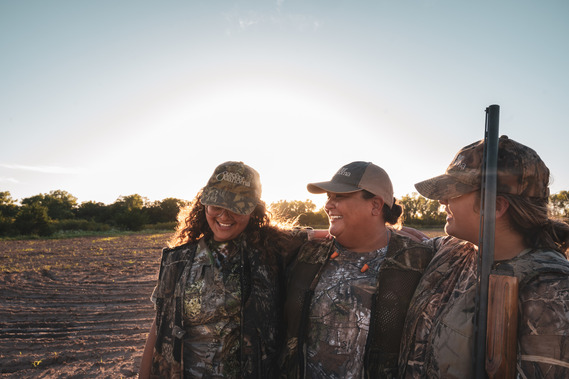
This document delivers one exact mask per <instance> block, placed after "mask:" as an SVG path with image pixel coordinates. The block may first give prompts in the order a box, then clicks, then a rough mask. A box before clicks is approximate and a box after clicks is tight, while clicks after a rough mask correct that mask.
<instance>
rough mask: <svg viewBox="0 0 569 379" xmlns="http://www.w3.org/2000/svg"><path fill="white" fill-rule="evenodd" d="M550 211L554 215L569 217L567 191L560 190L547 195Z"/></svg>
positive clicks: (568, 195)
mask: <svg viewBox="0 0 569 379" xmlns="http://www.w3.org/2000/svg"><path fill="white" fill-rule="evenodd" d="M549 203H550V205H551V213H552V215H553V216H554V217H569V192H568V191H561V192H559V193H556V194H553V195H550V196H549Z"/></svg>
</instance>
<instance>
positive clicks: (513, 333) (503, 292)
mask: <svg viewBox="0 0 569 379" xmlns="http://www.w3.org/2000/svg"><path fill="white" fill-rule="evenodd" d="M488 295H489V296H488V323H487V329H486V373H487V374H488V378H490V379H492V378H500V379H508V378H514V377H515V375H516V359H517V329H518V278H516V277H515V276H508V275H500V274H491V275H490V281H489V286H488Z"/></svg>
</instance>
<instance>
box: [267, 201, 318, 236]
mask: <svg viewBox="0 0 569 379" xmlns="http://www.w3.org/2000/svg"><path fill="white" fill-rule="evenodd" d="M315 209H316V205H315V204H314V203H313V202H312V200H306V201H300V200H292V201H288V200H279V201H278V202H276V203H271V205H269V211H270V212H271V215H272V219H273V220H274V221H276V222H281V223H286V224H293V225H298V226H311V227H314V228H319V229H326V228H328V216H327V215H326V212H325V211H324V208H322V209H320V210H318V211H316V212H315Z"/></svg>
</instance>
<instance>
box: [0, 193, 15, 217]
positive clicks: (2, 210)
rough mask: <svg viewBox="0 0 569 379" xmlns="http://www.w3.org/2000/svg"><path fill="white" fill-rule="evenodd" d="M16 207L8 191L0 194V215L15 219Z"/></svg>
mask: <svg viewBox="0 0 569 379" xmlns="http://www.w3.org/2000/svg"><path fill="white" fill-rule="evenodd" d="M16 214H18V205H17V204H16V201H15V200H14V199H12V195H11V194H10V192H8V191H4V192H0V215H2V216H4V217H6V218H12V217H16Z"/></svg>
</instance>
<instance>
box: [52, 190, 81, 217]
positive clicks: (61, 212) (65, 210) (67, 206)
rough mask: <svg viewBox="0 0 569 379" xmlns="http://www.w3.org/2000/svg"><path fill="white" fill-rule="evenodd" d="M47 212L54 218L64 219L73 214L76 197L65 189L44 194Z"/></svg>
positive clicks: (75, 206)
mask: <svg viewBox="0 0 569 379" xmlns="http://www.w3.org/2000/svg"><path fill="white" fill-rule="evenodd" d="M44 205H45V206H46V207H47V214H48V216H49V217H50V218H52V219H54V220H66V219H71V218H73V217H74V216H75V214H74V210H75V209H76V208H77V198H76V197H75V196H73V195H71V194H70V193H69V192H67V191H62V190H55V191H51V192H50V193H49V194H47V195H45V196H44Z"/></svg>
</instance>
